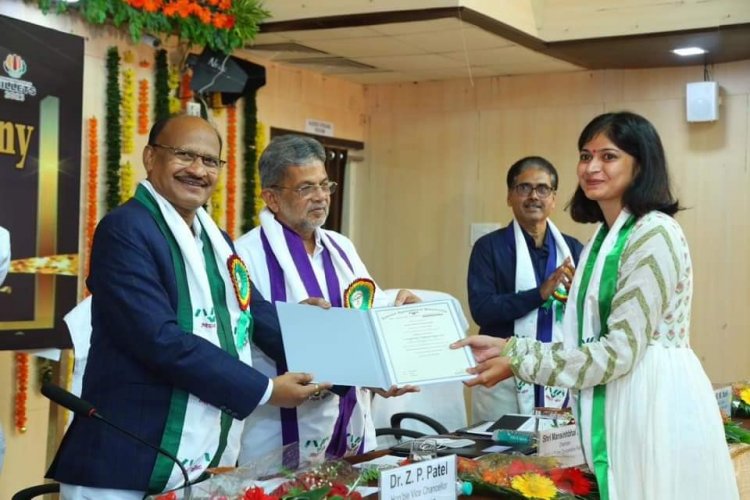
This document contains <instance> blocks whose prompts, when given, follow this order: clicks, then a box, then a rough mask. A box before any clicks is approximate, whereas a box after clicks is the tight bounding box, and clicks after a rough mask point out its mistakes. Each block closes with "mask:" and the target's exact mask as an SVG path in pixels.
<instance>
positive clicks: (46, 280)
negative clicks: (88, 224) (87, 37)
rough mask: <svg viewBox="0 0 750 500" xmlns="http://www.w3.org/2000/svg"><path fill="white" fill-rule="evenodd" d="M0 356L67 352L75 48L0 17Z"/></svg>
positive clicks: (76, 163)
mask: <svg viewBox="0 0 750 500" xmlns="http://www.w3.org/2000/svg"><path fill="white" fill-rule="evenodd" d="M0 33H2V37H0V226H2V227H4V228H5V229H7V230H8V231H9V232H10V241H11V265H10V272H9V274H8V277H7V278H6V280H5V282H4V283H2V284H1V285H0V349H28V348H37V347H67V346H69V345H70V340H69V337H68V334H67V331H66V329H65V325H64V323H63V321H62V316H63V315H64V314H65V313H66V312H67V311H69V310H70V309H71V308H72V307H73V306H75V304H76V300H77V288H78V270H79V262H78V234H79V219H80V216H79V214H80V184H81V106H82V94H83V48H84V46H83V43H84V42H83V38H81V37H78V36H74V35H69V34H66V33H62V32H59V31H55V30H51V29H48V28H43V27H41V26H37V25H34V24H30V23H26V22H23V21H19V20H17V19H12V18H9V17H5V16H0Z"/></svg>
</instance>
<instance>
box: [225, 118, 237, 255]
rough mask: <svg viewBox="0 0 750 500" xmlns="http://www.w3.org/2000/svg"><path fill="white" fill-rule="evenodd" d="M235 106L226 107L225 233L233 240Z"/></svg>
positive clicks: (235, 146) (235, 197)
mask: <svg viewBox="0 0 750 500" xmlns="http://www.w3.org/2000/svg"><path fill="white" fill-rule="evenodd" d="M236 201H237V108H236V107H234V105H232V106H229V108H227V213H226V217H227V227H226V230H227V233H229V236H230V237H231V238H232V239H233V240H234V239H235V227H236V225H237V224H236V222H235V221H236V217H237V204H236Z"/></svg>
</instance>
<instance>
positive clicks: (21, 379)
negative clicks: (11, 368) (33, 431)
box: [15, 352, 29, 432]
mask: <svg viewBox="0 0 750 500" xmlns="http://www.w3.org/2000/svg"><path fill="white" fill-rule="evenodd" d="M28 392H29V355H28V354H26V353H25V352H19V353H16V414H15V421H16V429H17V430H18V432H26V422H27V418H26V399H27V398H28Z"/></svg>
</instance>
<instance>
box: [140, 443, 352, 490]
mask: <svg viewBox="0 0 750 500" xmlns="http://www.w3.org/2000/svg"><path fill="white" fill-rule="evenodd" d="M297 449H298V448H297V446H296V445H290V446H288V447H285V448H284V449H282V450H279V451H277V452H276V453H273V454H272V455H269V456H266V457H264V458H263V459H262V460H258V461H257V462H253V463H250V464H247V465H244V466H241V467H237V468H230V469H226V468H225V469H221V470H216V469H214V470H213V471H212V472H213V473H214V475H213V476H212V477H211V478H209V479H208V480H206V481H203V482H201V483H198V484H195V485H193V486H192V488H191V490H192V491H191V495H190V497H191V498H192V499H193V500H289V499H300V500H324V499H339V500H361V498H362V495H361V494H360V493H359V492H357V491H356V488H357V487H359V486H362V485H364V483H366V481H365V478H362V477H361V475H360V472H359V471H358V470H356V469H355V468H353V467H352V466H351V465H349V464H348V463H346V462H344V461H341V460H336V461H330V462H324V463H315V464H313V463H301V464H300V462H299V460H297V457H292V458H291V459H290V457H291V455H293V454H295V453H296V452H297ZM282 464H295V465H294V467H293V468H292V467H289V466H285V465H282ZM149 498H150V499H152V500H181V499H183V498H186V492H185V490H184V489H182V490H178V491H172V492H168V493H163V494H160V495H155V496H153V497H149Z"/></svg>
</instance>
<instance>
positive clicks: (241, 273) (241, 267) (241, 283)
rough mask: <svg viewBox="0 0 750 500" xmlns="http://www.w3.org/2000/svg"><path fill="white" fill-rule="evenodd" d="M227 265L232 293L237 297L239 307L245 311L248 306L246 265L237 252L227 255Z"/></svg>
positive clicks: (248, 280) (247, 273)
mask: <svg viewBox="0 0 750 500" xmlns="http://www.w3.org/2000/svg"><path fill="white" fill-rule="evenodd" d="M227 266H228V267H229V275H230V276H231V277H232V285H234V295H235V296H236V297H237V302H239V304H240V309H242V310H243V311H247V308H248V307H249V306H250V273H249V272H248V271H247V266H245V263H244V262H242V259H240V257H239V255H237V254H232V255H231V256H230V257H229V260H228V261H227Z"/></svg>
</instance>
